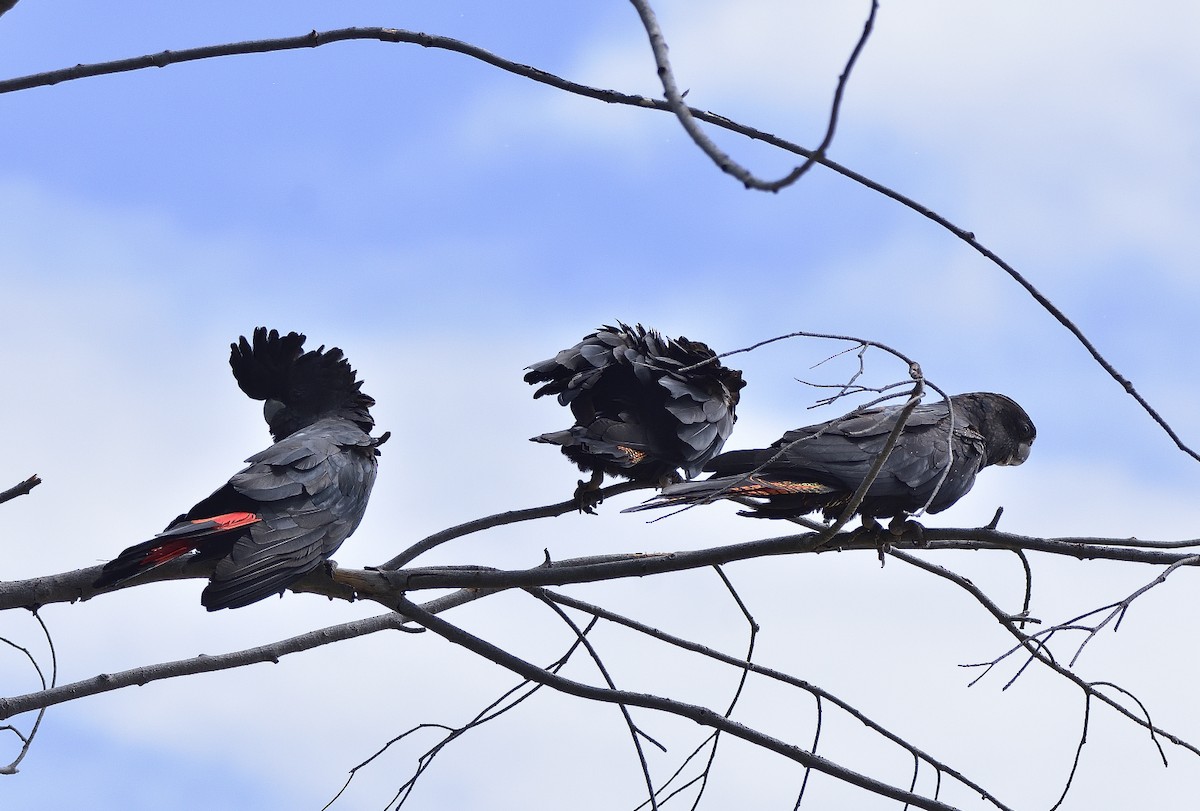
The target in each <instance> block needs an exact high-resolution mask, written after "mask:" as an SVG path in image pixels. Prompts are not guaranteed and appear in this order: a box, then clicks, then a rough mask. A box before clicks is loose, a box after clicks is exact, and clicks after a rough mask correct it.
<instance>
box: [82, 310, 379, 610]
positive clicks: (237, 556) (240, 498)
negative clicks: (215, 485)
mask: <svg viewBox="0 0 1200 811" xmlns="http://www.w3.org/2000/svg"><path fill="white" fill-rule="evenodd" d="M304 339H305V338H304V336H303V335H300V334H298V333H295V332H291V333H288V334H287V335H280V334H279V333H278V332H277V331H276V330H271V331H270V332H268V331H267V329H266V328H265V327H259V328H258V329H256V330H254V338H253V341H247V340H246V339H245V338H244V337H243V338H241V339H240V340H239V342H238V343H236V344H233V345H232V352H231V353H230V355H229V365H230V367H232V369H233V376H234V377H235V378H237V382H238V385H239V386H240V387H241V389H242V391H244V392H245V393H246V394H247V395H248V396H250V397H251V398H252V399H255V400H264V401H266V402H265V404H264V405H263V416H264V417H265V418H266V421H267V425H268V427H269V428H270V430H271V436H272V437H274V439H275V444H274V445H272V446H271V447H269V448H267V449H266V450H264V451H262V452H260V453H256V454H255V455H254V456H251V457H250V458H249V459H247V460H246V461H248V462H249V463H250V465H249V467H247V468H246V469H245V470H243V471H241V472H240V473H237V474H235V475H234V476H233V478H231V479H230V480H229V481H228V482H227V483H226V484H225V485H224V486H222V487H221V488H220V489H219V490H217V491H216V492H215V493H213V494H212V495H211V496H209V497H208V498H206V499H204V500H203V501H201V502H200V503H199V504H197V505H196V506H195V507H192V509H190V510H188V511H187V512H186V513H185V514H183V515H181V516H179V517H178V518H176V519H175V520H174V521H172V522H171V524H170V525H169V526H168V527H167V528H166V530H165V531H163V532H162V533H160V534H158V535H156V536H155V537H153V538H151V539H150V540H148V541H146V542H144V543H139V544H137V545H135V546H131V547H129V548H128V549H126V550H125V551H124V552H122V553H121V554H120V556H118V557H117V558H116V560H113V561H112V562H110V563H108V564H106V565H105V566H104V570H103V572H102V573H101V575H100V577H99V579H97V580H96V582H95V586H96V587H97V588H103V587H106V586H111V585H114V584H116V583H120V582H121V581H123V580H127V579H128V578H131V577H133V576H135V575H137V574H140V573H141V572H144V571H146V570H148V569H152V568H154V567H156V566H159V565H161V564H163V563H166V562H167V561H170V560H174V559H175V558H178V557H180V556H181V555H186V554H189V553H193V552H194V553H195V555H196V556H197V558H209V559H212V558H215V559H217V564H216V570H215V571H214V572H213V575H212V579H211V580H210V581H209V584H208V586H206V587H205V589H204V592H203V594H202V595H201V598H200V599H201V602H202V603H203V604H204V606H205V607H206V608H207V609H208V610H209V611H216V610H218V609H221V608H240V607H242V606H245V605H249V604H250V603H253V602H257V601H258V600H262V599H263V598H265V597H269V596H271V595H272V594H278V593H280V592H282V591H283V590H284V589H286V588H287V587H288V586H289V585H290V584H292V583H294V582H295V581H296V580H298V579H300V578H301V577H303V576H304V575H306V574H308V573H309V572H310V571H312V570H313V569H315V568H317V567H318V566H320V565H321V564H322V562H324V561H325V560H327V559H328V558H329V557H330V556H331V555H332V554H333V553H334V552H336V551H337V548H338V547H339V546H341V545H342V542H343V541H344V540H346V538H348V537H349V536H350V534H351V533H353V532H354V530H355V528H356V527H357V526H358V524H359V522H360V521H361V520H362V517H363V513H364V512H365V511H366V509H367V499H368V498H369V497H370V495H371V487H372V486H373V485H374V484H375V474H376V471H377V469H378V456H379V450H378V448H379V446H380V445H381V444H383V442H384V441H386V440H387V438H388V436H389V435H388V434H384V435H382V436H380V437H372V436H371V434H370V432H371V430H372V429H373V428H374V427H375V421H374V420H373V419H372V418H371V413H370V407H371V406H373V405H374V404H375V401H374V400H373V399H371V398H370V397H368V396H367V395H365V394H363V393H362V392H361V391H360V390H359V389H360V387H361V386H362V382H361V381H359V380H355V372H354V370H353V369H351V368H350V363H349V362H348V361H347V360H346V359H345V357H343V355H342V350H340V349H337V348H333V349H329V350H326V349H325V347H323V346H322V347H320V348H319V349H316V350H312V351H308V352H305V351H304V350H303V347H304Z"/></svg>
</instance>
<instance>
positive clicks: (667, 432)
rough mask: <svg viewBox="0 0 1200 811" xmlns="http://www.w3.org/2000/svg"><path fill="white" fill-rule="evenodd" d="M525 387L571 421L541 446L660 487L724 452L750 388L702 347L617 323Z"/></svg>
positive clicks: (543, 366) (534, 371) (544, 366)
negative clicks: (550, 399)
mask: <svg viewBox="0 0 1200 811" xmlns="http://www.w3.org/2000/svg"><path fill="white" fill-rule="evenodd" d="M704 361H710V362H709V363H706V364H705V365H703V366H700V367H699V368H696V369H692V370H691V371H686V372H685V371H682V370H683V369H685V368H686V367H689V366H693V365H695V364H698V363H702V362H704ZM525 381H526V382H527V383H529V384H531V385H538V384H541V385H540V386H539V388H538V389H537V390H536V391H535V392H534V395H533V396H534V397H535V398H536V397H543V396H546V395H551V394H553V395H556V396H557V397H558V402H559V404H561V405H564V406H570V407H571V412H572V415H573V416H574V418H575V424H574V425H573V426H571V427H570V428H568V429H565V430H562V431H552V432H548V433H545V434H541V435H540V436H536V437H534V438H533V439H534V441H535V442H545V443H548V444H553V445H559V446H561V447H562V451H563V453H564V454H566V456H567V457H568V458H569V459H571V461H573V462H575V463H576V464H577V465H578V466H579V468H580V469H581V470H588V471H601V472H603V473H607V474H609V475H613V476H624V477H626V478H630V479H634V480H637V481H647V482H655V483H657V482H659V481H661V480H663V479H664V478H670V477H674V476H676V475H677V474H676V471H677V470H678V469H680V468H682V469H683V471H684V472H685V474H686V475H687V476H689V477H690V476H695V475H696V474H697V473H699V472H700V470H701V468H703V466H704V463H705V462H706V461H708V460H709V459H711V458H712V457H713V456H715V455H716V454H717V453H719V452H720V450H721V446H722V445H723V444H724V442H725V440H726V439H728V437H729V434H730V433H731V432H732V430H733V424H734V422H735V420H736V419H737V416H736V406H737V403H738V400H739V398H740V396H741V395H740V391H741V389H742V387H743V386H744V385H745V383H744V382H743V380H742V376H741V372H739V371H737V370H734V369H729V368H727V367H725V366H723V365H721V364H720V363H718V362H716V361H715V354H714V353H713V351H712V350H711V349H709V348H708V347H707V346H706V345H705V344H702V343H699V342H697V341H689V340H688V339H686V338H678V339H676V340H670V339H666V338H663V337H662V336H661V335H659V334H658V333H656V332H654V331H653V330H647V329H645V328H644V327H642V326H641V325H640V324H639V325H637V326H636V327H628V326H626V325H625V324H621V323H620V322H618V326H617V327H610V326H605V327H602V328H601V329H599V330H597V331H596V332H594V333H592V334H591V335H588V336H587V337H586V338H584V339H583V340H582V341H580V342H579V343H578V344H576V345H575V346H573V347H571V348H570V349H564V350H562V351H561V352H559V353H558V354H556V355H555V356H554V357H553V358H551V359H549V360H545V361H541V362H540V363H535V364H533V365H532V366H530V367H529V372H528V373H527V374H526V375H525Z"/></svg>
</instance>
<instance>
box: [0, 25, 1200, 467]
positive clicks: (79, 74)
mask: <svg viewBox="0 0 1200 811" xmlns="http://www.w3.org/2000/svg"><path fill="white" fill-rule="evenodd" d="M347 40H378V41H381V42H395V43H400V42H404V43H412V44H417V45H420V46H422V47H425V48H440V49H443V50H448V51H454V52H456V53H461V54H464V55H465V56H469V57H471V58H473V59H478V60H479V61H481V62H485V63H487V64H489V65H492V66H493V67H496V68H499V69H500V70H504V71H507V72H509V73H512V74H514V75H517V76H522V77H524V78H527V79H530V80H532V81H535V82H538V83H540V84H545V85H547V86H549V87H553V88H555V89H558V90H562V91H564V92H567V93H572V94H575V95H579V96H583V97H585V98H591V99H596V100H599V101H603V102H606V103H609V104H622V105H629V106H633V107H640V108H644V109H652V110H659V111H663V112H674V109H673V108H672V107H671V105H670V104H669V103H668V102H667V101H664V100H662V99H652V98H648V97H646V96H640V95H637V94H631V93H620V92H617V91H614V90H603V89H600V88H597V87H591V86H588V85H584V84H580V83H578V82H572V81H570V80H567V79H563V78H562V77H559V76H556V75H554V74H552V73H549V72H547V71H544V70H540V69H539V68H534V67H531V66H529V65H523V64H521V63H519V62H514V61H512V60H508V59H504V58H503V57H500V56H497V55H496V54H493V53H491V52H490V51H486V50H484V49H482V48H478V47H476V46H474V45H470V44H468V43H465V42H462V41H460V40H456V39H453V38H450V37H442V36H436V35H432V34H424V33H420V32H415V31H403V30H400V29H395V28H378V27H377V28H342V29H337V30H332V31H324V32H317V31H312V32H310V33H308V34H305V35H302V36H299V37H284V38H280V39H269V40H255V41H250V42H236V43H228V44H223V45H209V46H204V47H201V48H190V49H186V50H180V51H163V52H161V53H158V54H146V55H144V56H137V57H132V58H129V59H119V60H115V61H112V62H101V63H96V64H91V65H75V66H74V67H70V68H63V69H60V70H52V71H47V72H45V73H38V74H31V75H28V76H20V77H16V78H13V79H7V80H4V81H0V93H11V92H14V91H18V90H28V89H31V88H34V87H44V86H48V85H54V84H58V83H59V82H65V81H71V80H76V79H82V78H86V77H90V76H101V75H106V74H113V73H124V72H128V71H133V70H144V69H146V68H151V67H159V68H161V67H166V66H167V65H172V64H177V63H180V62H190V61H195V60H198V59H209V58H213V57H219V56H233V55H237V54H254V53H268V52H272V51H284V50H294V49H298V48H316V47H319V46H322V45H328V44H330V43H334V42H343V41H347ZM687 111H688V113H689V114H690V115H691V116H692V117H694V118H696V119H697V120H700V121H703V122H705V123H708V124H712V125H714V126H717V127H720V128H722V129H725V130H728V131H730V132H734V133H737V134H739V135H742V136H744V137H746V138H749V139H751V140H755V141H761V142H763V143H765V144H768V145H770V146H774V147H776V148H778V149H782V150H784V151H785V152H791V153H792V154H795V155H799V156H802V157H804V158H807V159H810V160H812V161H813V162H815V163H819V164H821V165H822V166H824V167H825V168H826V169H829V170H831V171H833V172H836V173H837V174H839V175H841V176H842V177H845V178H847V179H848V180H851V181H853V182H855V183H858V184H860V185H862V186H865V187H866V188H868V189H870V190H872V191H874V192H877V193H878V194H882V195H883V196H885V197H888V198H889V199H891V200H893V201H895V202H897V203H899V204H900V205H902V206H904V207H906V208H908V209H911V210H912V211H914V212H916V213H917V214H920V215H921V216H923V217H926V218H928V219H930V220H932V221H933V222H935V223H937V224H938V225H940V226H941V227H942V228H944V229H946V230H947V231H950V232H951V233H952V234H954V236H956V237H957V238H958V239H960V240H962V241H963V242H965V243H966V244H968V245H969V246H970V247H971V248H972V249H973V250H975V251H977V252H978V253H980V254H981V255H983V256H984V257H985V258H987V259H988V261H990V262H992V263H993V264H995V265H996V266H997V267H999V268H1000V269H1001V270H1003V271H1004V272H1005V273H1006V274H1008V276H1009V277H1010V278H1011V279H1012V280H1013V281H1015V282H1016V283H1017V284H1019V285H1020V286H1021V287H1023V288H1024V289H1025V291H1026V292H1027V293H1028V294H1029V295H1030V296H1031V297H1033V299H1034V300H1035V301H1036V302H1037V303H1038V304H1039V305H1040V306H1041V307H1042V309H1044V310H1045V311H1046V312H1048V313H1049V314H1050V315H1051V317H1052V318H1054V319H1055V320H1056V321H1058V322H1059V324H1061V325H1062V326H1063V327H1065V328H1066V329H1067V331H1068V332H1070V333H1071V334H1072V335H1073V336H1074V337H1075V339H1076V340H1077V341H1079V343H1080V344H1081V345H1082V346H1083V347H1084V349H1086V350H1087V352H1088V354H1090V355H1091V356H1092V358H1093V360H1095V361H1096V363H1098V364H1099V365H1100V367H1101V368H1103V369H1104V371H1105V372H1106V373H1107V374H1108V375H1109V376H1110V377H1111V378H1112V379H1113V380H1115V381H1116V382H1117V383H1118V384H1119V385H1120V386H1121V387H1122V388H1123V389H1124V390H1125V392H1126V393H1127V394H1128V395H1129V396H1131V397H1133V398H1134V400H1136V401H1137V403H1138V405H1139V406H1141V408H1142V410H1143V411H1145V412H1146V413H1147V414H1148V415H1149V416H1150V418H1151V419H1152V420H1154V422H1155V423H1157V424H1158V426H1159V427H1160V428H1161V429H1162V430H1163V431H1164V432H1166V434H1167V435H1168V436H1169V437H1170V438H1171V440H1172V441H1173V442H1174V443H1175V446H1176V447H1177V448H1178V449H1179V450H1180V451H1182V452H1183V453H1185V454H1187V455H1188V456H1190V457H1192V458H1193V459H1195V460H1197V461H1200V453H1198V452H1197V451H1195V450H1193V449H1192V448H1191V447H1189V446H1188V445H1187V444H1185V443H1184V442H1183V440H1182V439H1181V438H1180V436H1179V435H1178V434H1177V433H1176V432H1175V430H1174V429H1173V428H1172V427H1171V426H1170V424H1169V423H1167V421H1166V420H1165V419H1163V417H1162V416H1161V415H1160V414H1159V413H1158V412H1157V411H1156V410H1155V409H1154V408H1153V406H1151V405H1150V403H1149V401H1147V400H1146V399H1145V398H1144V397H1143V396H1142V395H1141V393H1140V392H1138V391H1137V389H1136V388H1135V387H1134V385H1133V384H1132V383H1131V382H1130V381H1129V380H1128V379H1126V378H1125V377H1124V376H1123V375H1121V373H1120V372H1118V371H1117V369H1116V367H1114V366H1113V365H1112V364H1111V363H1109V361H1108V360H1107V359H1106V358H1105V357H1104V356H1103V355H1102V354H1101V353H1100V351H1099V350H1098V349H1097V348H1096V347H1095V346H1094V345H1093V344H1092V342H1091V341H1090V340H1088V338H1087V336H1085V335H1084V334H1083V331H1082V330H1081V329H1079V327H1077V326H1076V325H1075V323H1074V322H1073V321H1071V319H1069V318H1068V317H1067V316H1066V314H1065V313H1063V312H1062V310H1060V309H1059V308H1058V307H1056V306H1055V305H1054V303H1053V302H1051V301H1050V299H1048V298H1046V296H1045V295H1043V294H1042V293H1041V291H1039V290H1038V289H1037V288H1036V287H1035V286H1034V285H1033V283H1032V282H1030V281H1029V280H1028V279H1026V278H1025V276H1024V275H1023V274H1021V273H1020V272H1019V271H1017V270H1016V268H1014V267H1013V266H1012V265H1010V264H1008V263H1007V262H1005V261H1004V260H1003V259H1001V258H1000V257H999V256H998V255H997V254H996V253H995V252H994V251H992V250H990V249H989V248H987V247H985V246H984V245H983V244H982V243H981V242H979V241H978V240H977V239H976V238H975V234H974V233H972V232H970V231H968V230H966V229H965V228H961V227H959V226H957V225H955V224H954V223H952V222H951V221H950V220H948V219H946V218H945V217H943V216H942V215H941V214H938V213H937V212H935V211H933V210H932V209H930V208H928V207H927V206H924V205H922V204H921V203H918V202H917V201H916V200H914V199H912V198H911V197H907V196H906V195H904V194H901V193H900V192H898V191H895V190H894V189H891V188H889V187H888V186H885V185H883V184H882V183H879V182H877V181H875V180H872V179H870V178H868V177H867V176H865V175H863V174H860V173H858V172H855V171H854V170H853V169H850V168H849V167H846V166H843V165H842V164H840V163H838V162H837V161H834V160H830V159H829V157H828V156H826V155H818V154H816V153H815V152H813V151H812V150H810V149H807V148H805V147H802V146H800V145H799V144H796V143H793V142H791V141H788V140H786V139H784V138H780V137H778V136H776V135H772V134H770V133H768V132H764V131H762V130H759V129H756V128H754V127H750V126H747V125H745V124H741V123H738V122H737V121H734V120H733V119H730V118H726V117H725V116H722V115H719V114H717V113H713V112H709V111H707V110H700V109H697V108H693V107H688V108H687Z"/></svg>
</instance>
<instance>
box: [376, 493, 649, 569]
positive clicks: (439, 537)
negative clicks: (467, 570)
mask: <svg viewBox="0 0 1200 811" xmlns="http://www.w3.org/2000/svg"><path fill="white" fill-rule="evenodd" d="M653 486H654V485H653V484H647V483H645V482H635V481H627V482H619V483H617V484H612V485H609V486H608V487H605V488H603V489H602V490H598V491H597V492H596V494H595V495H596V497H598V499H599V500H600V501H603V500H604V499H607V498H609V497H611V496H617V495H620V494H621V493H628V492H630V491H632V490H645V489H646V488H649V487H653ZM578 509H579V501H578V500H577V499H574V498H571V499H567V500H566V501H560V502H558V503H557V504H547V505H546V506H544V507H530V508H528V509H524V510H509V511H508V512H502V513H496V514H495V515H488V516H485V517H483V518H477V519H475V520H474V521H467V522H466V523H464V524H459V525H458V526H454V527H450V528H449V529H443V530H441V531H440V532H435V533H433V534H432V535H430V536H428V537H426V538H424V539H422V540H420V541H418V542H417V543H415V544H413V545H412V546H410V547H409V548H408V549H405V550H404V551H403V552H401V553H400V554H399V555H397V556H396V557H394V558H392V559H391V560H389V561H387V562H386V563H381V564H380V565H379V566H377V567H376V568H378V569H382V570H384V571H390V570H394V569H399V568H402V567H404V566H407V565H408V564H409V563H411V562H412V561H413V560H414V559H416V558H417V557H419V556H420V555H423V554H425V553H426V552H428V551H429V550H430V549H433V548H434V547H437V546H440V545H441V544H444V543H446V542H447V541H452V540H454V539H455V538H461V537H463V536H464V535H470V534H471V533H473V532H482V531H484V530H487V529H492V528H494V527H500V526H506V525H508V524H517V523H520V522H521V521H534V520H536V519H538V518H554V517H556V516H559V515H565V514H566V513H569V512H573V511H576V510H578Z"/></svg>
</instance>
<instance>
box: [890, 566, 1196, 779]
mask: <svg viewBox="0 0 1200 811" xmlns="http://www.w3.org/2000/svg"><path fill="white" fill-rule="evenodd" d="M889 554H890V555H891V556H892V557H895V558H898V559H899V560H903V561H904V562H905V563H908V564H910V565H912V566H916V567H917V568H919V569H924V570H925V571H927V572H930V573H931V574H935V575H937V576H938V577H941V578H944V579H946V580H949V581H950V582H951V583H954V584H955V585H956V586H958V587H959V588H961V589H963V590H964V591H966V592H967V593H968V594H970V595H971V596H972V597H974V598H975V599H976V600H977V601H978V602H979V603H980V604H981V605H982V606H983V607H984V608H986V609H987V610H988V612H989V613H991V615H992V616H993V617H995V618H996V620H997V621H998V622H999V623H1000V624H1001V625H1002V626H1004V629H1005V630H1006V631H1008V632H1009V633H1010V634H1012V635H1013V636H1014V637H1015V638H1016V639H1017V641H1018V642H1020V644H1021V646H1022V647H1024V648H1025V650H1027V651H1028V652H1029V655H1030V657H1031V658H1032V659H1035V660H1037V661H1038V662H1040V663H1042V664H1043V665H1045V666H1046V667H1048V668H1050V669H1051V670H1053V671H1054V672H1055V673H1057V674H1058V675H1060V676H1062V677H1063V678H1065V679H1067V680H1068V681H1070V682H1072V683H1073V684H1075V686H1077V687H1078V688H1079V689H1080V690H1082V691H1083V692H1084V693H1085V694H1086V695H1088V696H1089V697H1091V698H1095V699H1097V700H1099V701H1101V702H1103V703H1105V704H1107V705H1108V706H1110V707H1112V708H1113V709H1114V710H1116V711H1117V712H1119V713H1120V714H1121V715H1124V716H1125V717H1126V718H1128V719H1129V720H1131V721H1133V722H1134V723H1135V724H1137V725H1138V726H1140V727H1143V728H1144V729H1146V730H1148V731H1149V732H1150V733H1151V735H1152V736H1159V737H1162V738H1165V739H1167V740H1168V741H1170V742H1171V743H1173V744H1175V745H1176V746H1179V747H1182V748H1184V749H1187V750H1189V751H1190V752H1192V753H1193V754H1196V755H1200V747H1197V746H1195V745H1193V744H1191V743H1188V742H1187V741H1185V740H1183V739H1182V738H1179V737H1178V736H1176V735H1173V734H1171V733H1170V732H1167V731H1166V730H1164V729H1162V728H1160V727H1158V726H1155V725H1154V724H1153V723H1152V722H1151V721H1150V719H1149V717H1148V716H1147V717H1146V718H1142V717H1139V716H1138V715H1137V714H1136V713H1134V712H1132V711H1131V710H1129V708H1127V707H1126V706H1125V705H1123V704H1121V703H1120V702H1118V701H1116V700H1115V699H1112V698H1110V697H1108V696H1106V695H1104V694H1103V693H1101V692H1099V691H1098V690H1096V689H1095V685H1094V684H1092V683H1090V682H1088V681H1085V680H1084V679H1083V678H1082V677H1081V676H1079V675H1077V674H1076V673H1075V672H1074V671H1072V670H1070V669H1069V668H1068V667H1064V666H1063V665H1060V664H1059V663H1058V662H1057V661H1055V660H1054V658H1053V657H1052V656H1050V655H1049V653H1048V652H1047V651H1046V649H1045V647H1044V645H1042V644H1040V643H1038V642H1037V641H1036V640H1035V639H1034V638H1032V637H1030V636H1028V635H1027V634H1025V633H1023V632H1022V631H1021V630H1020V629H1019V628H1017V626H1016V624H1015V623H1014V622H1013V620H1012V618H1011V617H1010V616H1009V615H1008V614H1006V613H1005V612H1004V611H1003V609H1001V608H1000V607H999V606H997V605H996V604H995V603H994V602H992V600H991V598H989V597H988V596H987V595H986V594H984V593H983V591H982V590H981V589H980V588H979V587H978V586H976V585H975V584H974V583H972V582H971V581H970V580H967V579H966V578H965V577H963V576H961V575H959V574H956V573H954V572H952V571H950V570H949V569H946V568H945V567H943V566H938V565H936V564H933V563H929V562H928V561H925V560H922V559H921V558H919V557H916V556H915V555H909V554H906V553H905V552H901V551H899V550H896V549H891V550H889ZM1122 692H1126V691H1122ZM1138 706H1139V707H1140V708H1141V709H1142V710H1143V712H1144V711H1145V707H1144V706H1142V704H1141V702H1138ZM1156 743H1157V742H1156ZM1159 752H1160V754H1162V750H1161V747H1160V748H1159ZM1164 760H1165V755H1164Z"/></svg>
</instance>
